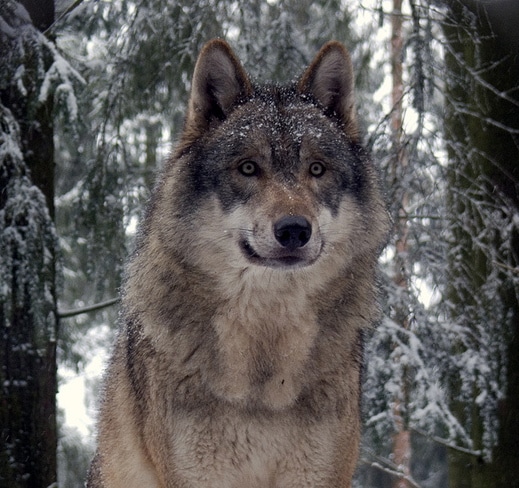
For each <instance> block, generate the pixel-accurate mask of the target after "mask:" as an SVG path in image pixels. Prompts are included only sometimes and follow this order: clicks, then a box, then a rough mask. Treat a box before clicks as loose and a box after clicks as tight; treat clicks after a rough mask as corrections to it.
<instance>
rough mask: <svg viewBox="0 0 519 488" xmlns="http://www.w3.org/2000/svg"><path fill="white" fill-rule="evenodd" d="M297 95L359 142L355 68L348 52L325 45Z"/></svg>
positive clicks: (302, 81) (304, 75)
mask: <svg viewBox="0 0 519 488" xmlns="http://www.w3.org/2000/svg"><path fill="white" fill-rule="evenodd" d="M297 88H298V92H299V93H300V94H302V95H310V96H311V97H312V98H314V99H315V100H317V102H318V103H319V104H320V105H321V106H322V107H323V108H324V109H325V113H326V115H328V116H329V117H335V118H337V119H338V121H339V123H340V124H341V125H342V126H343V127H344V131H345V132H346V133H347V134H348V136H349V137H350V138H351V139H352V140H357V139H358V135H359V134H358V132H359V131H358V126H357V116H356V113H355V103H354V102H355V101H354V95H355V93H354V91H355V89H354V81H353V67H352V64H351V58H350V55H349V53H348V51H347V49H346V48H345V47H344V46H343V45H342V44H341V43H340V42H337V41H330V42H328V43H326V44H325V45H324V46H323V47H322V48H321V50H320V51H319V52H318V53H317V56H316V57H315V59H314V60H313V62H312V64H311V65H310V66H309V67H308V68H307V70H306V71H305V72H304V73H303V76H302V77H301V79H300V81H299V83H298V85H297Z"/></svg>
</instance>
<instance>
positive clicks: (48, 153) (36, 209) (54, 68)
mask: <svg viewBox="0 0 519 488" xmlns="http://www.w3.org/2000/svg"><path fill="white" fill-rule="evenodd" d="M24 3H25V7H26V8H25V7H24V6H23V4H20V3H17V2H9V1H8V2H3V3H2V4H1V6H0V59H2V69H1V70H0V340H1V349H0V388H1V396H0V398H1V400H0V484H1V485H2V486H10V487H42V486H45V487H46V486H51V485H52V484H53V483H54V482H56V447H57V427H56V391H57V362H56V350H57V337H58V313H57V290H58V282H59V266H58V246H57V237H56V232H55V227H54V223H53V218H54V168H55V162H54V144H53V135H54V124H53V118H54V114H55V112H56V111H57V110H59V105H61V104H65V105H68V106H69V109H70V104H73V102H74V100H73V94H72V92H71V91H70V90H71V77H74V76H75V74H74V72H73V70H72V69H70V67H69V66H68V64H67V63H66V62H65V61H64V60H63V58H62V57H61V56H60V55H59V54H58V52H57V50H56V48H55V46H54V44H53V42H52V40H51V39H49V38H47V37H46V36H45V35H44V34H42V31H44V30H45V29H47V28H48V27H49V26H50V24H51V23H52V21H53V20H54V4H53V2H52V1H41V2H31V1H27V2H24Z"/></svg>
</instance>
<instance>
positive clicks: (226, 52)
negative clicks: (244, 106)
mask: <svg viewBox="0 0 519 488" xmlns="http://www.w3.org/2000/svg"><path fill="white" fill-rule="evenodd" d="M251 93H252V85H251V83H250V80H249V77H248V76H247V73H246V72H245V70H244V69H243V67H242V65H241V63H240V61H239V60H238V58H237V57H236V55H235V54H234V52H233V51H232V49H231V47H230V46H229V44H227V43H226V42H225V41H223V40H221V39H213V40H212V41H209V42H208V43H207V44H205V46H204V47H203V48H202V51H201V52H200V55H199V56H198V59H197V62H196V65H195V71H194V74H193V81H192V85H191V96H190V99H189V106H188V110H187V116H186V125H185V128H184V136H183V137H185V138H188V139H190V140H194V139H196V138H197V137H199V136H200V135H201V134H203V133H204V132H205V131H206V130H207V129H208V128H209V127H210V126H211V125H212V124H214V123H215V122H218V121H223V120H225V119H226V118H227V116H228V115H229V113H230V112H231V111H232V110H233V109H234V107H235V106H236V104H237V102H238V101H239V100H240V99H242V98H244V97H247V96H249V95H250V94H251Z"/></svg>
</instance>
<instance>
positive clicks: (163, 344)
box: [87, 40, 389, 488]
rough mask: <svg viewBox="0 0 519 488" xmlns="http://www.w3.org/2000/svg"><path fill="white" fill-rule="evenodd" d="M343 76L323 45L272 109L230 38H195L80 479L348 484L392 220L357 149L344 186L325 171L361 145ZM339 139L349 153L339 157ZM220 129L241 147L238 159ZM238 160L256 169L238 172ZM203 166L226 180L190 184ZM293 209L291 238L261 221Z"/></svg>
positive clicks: (202, 484)
mask: <svg viewBox="0 0 519 488" xmlns="http://www.w3.org/2000/svg"><path fill="white" fill-rule="evenodd" d="M341 80H342V81H341ZM352 80H353V78H352V74H351V62H350V59H349V55H348V54H347V52H346V50H345V48H344V47H342V46H341V45H340V44H338V43H329V44H328V45H326V46H325V47H324V48H323V49H322V50H321V52H320V53H319V54H318V55H317V57H316V59H315V61H314V62H313V63H312V65H311V66H310V67H309V68H308V70H307V71H306V72H305V74H304V75H303V76H302V78H301V81H300V82H299V84H298V85H297V86H296V87H295V92H294V93H295V95H290V96H295V97H296V98H294V100H295V102H294V103H293V104H292V103H287V105H286V106H285V105H283V108H282V109H281V108H276V107H274V106H273V105H271V104H268V103H265V102H264V101H262V99H261V98H260V97H256V98H254V97H255V96H256V95H255V93H256V92H255V90H256V89H255V88H253V85H252V83H251V82H250V81H249V79H248V77H247V75H246V74H245V72H244V70H243V68H242V67H241V65H240V64H239V62H238V60H237V58H236V57H235V55H234V54H233V53H232V51H231V50H230V48H229V46H228V45H227V44H226V43H224V42H223V41H220V40H217V41H212V42H210V43H209V44H208V45H207V46H206V47H205V48H204V49H203V50H202V53H201V55H200V58H199V61H198V63H197V67H196V69H195V74H194V80H193V88H192V94H191V100H190V104H189V110H188V114H187V116H186V126H185V130H184V134H183V136H182V140H181V141H180V144H179V148H178V149H177V153H176V154H175V156H174V157H173V158H172V160H171V161H170V162H168V163H167V164H166V167H165V169H164V172H163V174H162V176H161V179H160V182H159V185H158V187H157V191H156V194H155V196H154V198H153V200H152V202H151V204H150V210H149V211H148V216H147V218H146V220H145V223H144V225H143V229H142V231H141V237H140V242H139V245H138V247H137V251H136V253H135V255H134V256H133V258H132V260H131V262H130V264H129V266H128V272H127V279H126V285H125V289H124V294H123V312H122V321H123V324H122V327H121V330H120V333H119V337H118V340H117V344H116V348H115V352H114V355H113V357H112V360H111V363H110V365H109V368H108V373H107V378H106V384H105V393H104V399H103V402H102V405H101V412H100V420H99V439H98V450H97V454H96V458H95V460H94V462H93V464H92V468H91V471H90V476H89V481H88V484H87V486H88V487H89V488H133V487H135V488H136V487H151V488H159V487H160V488H191V487H196V488H238V487H240V488H244V487H250V488H292V487H293V488H296V487H297V488H304V487H307V488H348V487H349V486H350V483H351V478H352V476H353V472H354V469H355V464H356V461H357V456H358V445H359V441H360V408H359V402H360V370H361V362H362V343H361V332H362V330H364V329H366V328H368V327H370V326H371V325H372V323H373V322H374V321H375V320H376V319H377V316H378V309H377V307H376V301H375V295H376V289H375V283H374V278H375V270H376V261H377V256H378V254H379V252H380V250H381V246H382V244H383V242H384V239H385V235H386V233H387V230H388V225H389V222H388V217H387V212H386V210H385V207H384V203H383V200H382V198H381V195H380V191H379V188H378V183H377V179H376V176H375V174H374V172H373V170H372V168H371V165H370V163H369V160H367V159H366V158H364V159H362V158H363V156H355V157H356V158H357V157H358V158H359V159H358V160H355V163H354V164H356V165H359V166H363V168H362V174H359V175H358V176H356V177H355V178H353V177H352V183H351V186H352V188H346V189H343V188H342V187H340V186H339V185H338V183H336V182H335V179H334V178H336V176H334V171H339V170H338V169H334V168H335V166H333V165H334V164H336V163H335V162H332V160H333V159H334V158H339V160H340V161H342V160H343V159H344V161H345V163H344V164H345V165H347V164H349V163H347V161H349V160H350V159H351V158H353V154H354V152H355V151H356V150H357V149H355V148H356V146H355V144H356V140H357V138H358V134H357V129H356V122H355V115H354V110H353V105H352V104H353V102H352V97H353V82H352ZM267 90H273V93H274V94H275V93H277V92H276V91H275V90H276V89H275V88H272V89H270V88H268V89H267ZM331 92H333V93H334V94H335V95H333V93H332V94H331ZM268 93H270V92H268ZM298 93H300V95H301V98H297V97H299V95H298ZM244 96H245V99H244V98H243V97H244ZM284 96H287V97H288V95H283V94H282V97H284ZM249 98H250V100H249ZM307 98H308V99H311V100H310V101H307ZM289 100H292V99H290V98H289ZM262 117H263V118H262ZM276 117H278V118H279V120H280V121H282V122H283V123H285V124H293V127H294V129H293V130H292V131H288V132H286V135H285V136H284V138H279V139H278V137H277V133H275V132H268V131H267V129H265V127H266V126H267V125H268V123H269V122H270V121H271V120H273V119H275V118H276ZM305 120H308V124H310V125H308V127H310V126H311V127H312V129H311V130H310V129H307V123H306V122H305ZM223 121H226V122H223ZM243 121H246V122H243ZM248 121H252V122H251V123H249V122H248ZM312 124H313V125H312ZM340 131H344V132H343V133H342V135H341V132H340ZM299 132H300V133H299ZM334 134H336V136H335V135H334ZM334 137H339V138H342V139H341V140H342V142H341V144H343V145H348V147H350V146H349V144H351V149H348V151H351V152H352V156H350V155H348V154H346V155H344V154H342V153H340V154H337V155H336V154H335V152H334V147H335V142H333V141H335V139H334ZM206 138H207V139H206ZM226 138H230V139H229V140H230V141H231V142H230V144H237V145H238V147H240V148H242V149H240V155H239V157H238V159H237V160H236V161H235V162H233V161H227V159H226V158H227V157H228V156H226V154H228V153H227V152H226V151H228V143H227V142H225V141H226V140H227V139H226ZM326 138H327V139H326ZM325 139H326V140H331V141H332V142H333V144H332V146H331V147H329V146H326V145H325V146H322V144H324V143H322V144H321V141H323V140H325ZM211 144H213V145H215V146H214V147H215V148H216V149H214V150H210V151H209V150H208V152H207V153H203V154H205V155H204V156H203V157H201V159H196V158H197V157H198V156H196V154H198V153H197V151H198V150H199V149H197V148H199V147H201V148H202V149H201V150H202V151H204V150H205V148H206V147H213V146H211ZM337 144H339V143H337ZM272 147H274V149H275V151H274V152H273V151H272ZM211 151H212V152H211ZM215 151H216V153H217V154H218V157H217V158H216V159H215V161H214V162H213V163H209V162H208V161H206V159H207V158H210V157H211V154H213V153H214V152H215ZM276 151H277V152H276ZM355 154H356V153H355ZM279 155H281V156H279ZM232 157H234V156H232ZM276 158H278V159H279V160H280V161H281V162H282V163H283V164H284V162H286V164H287V165H288V163H289V162H293V170H290V171H289V170H288V169H287V167H284V166H280V169H279V170H276V169H275V168H276V166H275V165H276V164H278V163H277V162H276V161H277V160H278V159H276ZM348 158H350V159H348ZM244 160H245V161H249V160H250V161H253V162H254V163H255V164H257V166H258V167H259V168H261V172H260V173H258V175H257V176H254V177H247V176H243V175H242V174H240V172H239V170H238V168H239V164H241V162H242V161H244ZM314 161H325V163H326V162H328V163H327V164H328V166H329V167H330V170H329V173H327V174H326V175H325V176H323V178H315V177H313V176H312V175H311V174H310V173H309V172H308V170H307V168H308V167H309V166H310V165H311V164H312V162H314ZM207 164H214V165H220V166H218V168H216V167H215V168H214V172H218V177H221V178H225V180H224V184H225V185H226V186H225V190H223V189H221V188H220V185H219V186H218V187H217V188H213V189H210V190H209V189H208V190H205V189H204V185H206V186H207V188H210V185H212V184H213V177H212V176H207V175H208V174H210V173H207V172H204V173H202V174H201V175H198V176H196V178H198V179H199V180H200V183H199V187H191V186H190V185H192V182H193V180H194V179H195V177H194V176H193V175H194V174H195V173H193V171H195V169H196V168H194V167H195V166H196V165H200V167H201V168H203V169H202V171H206V165H207ZM341 164H343V163H341ZM352 164H353V163H352ZM364 166H365V167H364ZM355 168H357V167H355ZM355 168H354V169H355ZM340 171H342V169H341V170H340ZM345 171H350V170H347V169H346V168H345ZM351 171H353V170H351ZM281 172H283V175H284V176H280V174H281ZM354 184H357V185H361V187H360V188H359V189H356V190H354V189H353V185H354ZM190 188H191V190H190ZM211 188H212V187H211ZM190 192H191V193H190ZM339 192H340V193H339ZM355 192H357V193H358V195H357V194H356V193H355ZM238 195H245V196H238ZM326 199H328V200H329V201H330V202H336V201H337V202H338V203H333V204H332V203H330V204H325V203H323V202H324V201H328V200H326ZM192 200H193V201H195V200H196V205H193V202H192ZM294 215H296V216H298V217H300V218H304V219H305V221H306V222H308V225H309V226H310V227H311V229H312V232H311V236H310V237H309V238H308V242H306V243H305V244H304V245H298V246H297V248H296V249H295V250H288V251H287V248H286V247H285V246H284V245H282V244H281V241H279V240H278V237H277V236H276V234H275V232H274V230H273V229H274V228H275V226H276V224H277V223H279V222H280V221H282V220H283V219H285V218H286V217H287V216H294ZM244 242H245V244H244ZM244 246H245V247H244ZM251 249H253V251H251ZM287 256H288V257H289V258H290V259H292V258H293V259H294V260H298V261H297V262H298V263H301V264H290V263H291V261H286V260H285V258H286V257H287Z"/></svg>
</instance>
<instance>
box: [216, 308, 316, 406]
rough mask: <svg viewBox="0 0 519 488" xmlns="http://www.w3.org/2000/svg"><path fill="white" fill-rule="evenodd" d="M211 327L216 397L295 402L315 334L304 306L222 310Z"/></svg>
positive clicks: (262, 402)
mask: <svg viewBox="0 0 519 488" xmlns="http://www.w3.org/2000/svg"><path fill="white" fill-rule="evenodd" d="M236 309H237V307H236V308H235V309H234V310H236ZM213 327H214V328H215V330H216V338H217V343H216V344H215V348H216V351H217V357H218V369H219V374H218V375H217V376H215V377H213V384H212V385H210V388H211V389H212V390H213V393H214V394H216V396H218V397H220V398H222V399H224V400H227V401H231V402H238V403H242V402H250V400H253V402H254V403H258V404H260V405H262V406H263V407H266V408H267V409H272V410H280V409H284V408H287V407H289V406H290V405H292V404H293V403H294V401H295V400H296V398H297V397H298V396H299V394H300V392H301V389H302V387H303V384H304V380H305V378H304V370H305V367H306V365H307V363H308V360H309V357H310V355H311V350H312V347H313V346H314V342H315V339H316V336H317V331H318V324H317V321H316V318H315V315H314V313H312V312H311V311H309V310H308V309H307V308H306V307H299V308H297V307H296V308H292V309H289V310H287V309H285V310H283V311H282V312H280V311H279V310H278V311H276V310H275V309H274V310H273V311H265V310H264V309H263V310H262V309H260V308H256V309H252V310H251V309H249V310H247V311H246V313H236V312H232V313H231V312H229V311H226V312H224V313H221V314H219V315H217V316H216V317H215V318H214V320H213Z"/></svg>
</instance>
